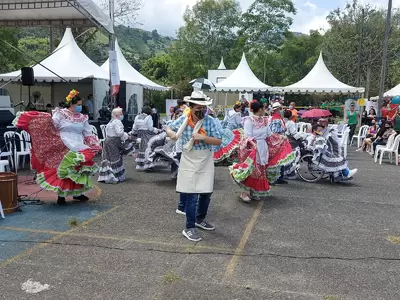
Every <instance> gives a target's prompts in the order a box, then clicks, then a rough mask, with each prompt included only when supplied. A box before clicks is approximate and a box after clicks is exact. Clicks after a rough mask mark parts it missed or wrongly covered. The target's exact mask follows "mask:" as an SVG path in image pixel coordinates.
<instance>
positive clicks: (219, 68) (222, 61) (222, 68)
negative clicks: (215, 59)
mask: <svg viewBox="0 0 400 300" xmlns="http://www.w3.org/2000/svg"><path fill="white" fill-rule="evenodd" d="M218 70H226V67H225V64H224V58H223V57H222V58H221V62H220V64H219V67H218Z"/></svg>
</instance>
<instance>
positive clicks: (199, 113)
mask: <svg viewBox="0 0 400 300" xmlns="http://www.w3.org/2000/svg"><path fill="white" fill-rule="evenodd" d="M194 115H195V116H196V117H197V118H198V119H199V120H202V119H204V117H205V113H204V110H197V111H195V112H194Z"/></svg>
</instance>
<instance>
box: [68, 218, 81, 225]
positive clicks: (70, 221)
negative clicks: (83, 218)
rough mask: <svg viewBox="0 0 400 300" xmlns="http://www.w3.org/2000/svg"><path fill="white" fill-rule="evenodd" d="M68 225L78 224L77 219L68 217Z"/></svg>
mask: <svg viewBox="0 0 400 300" xmlns="http://www.w3.org/2000/svg"><path fill="white" fill-rule="evenodd" d="M68 225H69V227H76V226H78V225H79V220H78V219H77V218H75V217H71V218H69V219H68Z"/></svg>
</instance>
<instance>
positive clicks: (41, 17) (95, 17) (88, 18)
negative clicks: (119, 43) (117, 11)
mask: <svg viewBox="0 0 400 300" xmlns="http://www.w3.org/2000/svg"><path fill="white" fill-rule="evenodd" d="M93 25H96V26H99V27H102V28H104V29H105V30H106V31H107V32H108V33H110V34H113V33H114V28H113V24H112V21H111V19H110V18H109V17H108V16H107V14H105V13H104V12H103V11H102V10H101V9H100V8H99V7H98V6H97V5H96V4H95V3H94V2H93V1H91V0H0V27H6V26H7V27H21V26H24V27H31V26H36V27H37V26H73V27H93Z"/></svg>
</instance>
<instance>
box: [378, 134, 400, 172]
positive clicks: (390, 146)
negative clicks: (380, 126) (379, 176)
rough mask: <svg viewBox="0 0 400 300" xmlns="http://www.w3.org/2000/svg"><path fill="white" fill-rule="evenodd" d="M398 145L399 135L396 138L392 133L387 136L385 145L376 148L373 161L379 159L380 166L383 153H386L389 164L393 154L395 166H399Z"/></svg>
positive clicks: (399, 141)
mask: <svg viewBox="0 0 400 300" xmlns="http://www.w3.org/2000/svg"><path fill="white" fill-rule="evenodd" d="M399 143H400V135H398V136H397V137H396V133H393V134H391V135H390V136H389V138H388V141H387V143H386V145H384V146H383V145H379V146H377V147H376V150H375V156H374V161H375V162H377V161H378V157H379V164H380V165H381V164H382V159H383V155H384V154H385V153H388V156H389V159H390V162H392V158H393V156H392V154H393V153H394V155H395V158H396V165H398V164H399V154H398V149H399Z"/></svg>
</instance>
